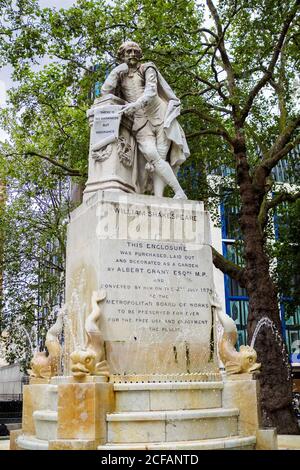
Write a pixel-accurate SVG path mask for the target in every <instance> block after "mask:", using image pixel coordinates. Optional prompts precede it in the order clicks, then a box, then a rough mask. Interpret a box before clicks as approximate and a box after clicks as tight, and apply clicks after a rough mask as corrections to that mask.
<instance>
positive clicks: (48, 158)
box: [6, 150, 87, 177]
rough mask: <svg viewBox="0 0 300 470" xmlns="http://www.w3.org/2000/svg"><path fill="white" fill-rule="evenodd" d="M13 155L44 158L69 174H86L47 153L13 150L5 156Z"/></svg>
mask: <svg viewBox="0 0 300 470" xmlns="http://www.w3.org/2000/svg"><path fill="white" fill-rule="evenodd" d="M13 155H19V156H24V157H26V156H32V157H39V158H41V159H42V160H46V161H47V162H49V163H51V164H52V165H54V166H57V167H58V168H61V169H62V170H64V171H65V172H66V173H67V174H68V175H69V176H85V177H86V176H87V175H86V174H83V173H81V172H80V171H79V170H75V169H73V168H70V167H68V166H66V165H64V164H63V163H60V162H58V161H56V160H54V159H53V158H52V157H48V156H47V155H42V154H40V153H38V152H34V151H33V150H29V151H27V152H23V153H17V152H13V153H11V154H6V156H7V157H9V156H13Z"/></svg>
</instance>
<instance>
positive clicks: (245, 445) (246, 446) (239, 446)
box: [97, 436, 256, 450]
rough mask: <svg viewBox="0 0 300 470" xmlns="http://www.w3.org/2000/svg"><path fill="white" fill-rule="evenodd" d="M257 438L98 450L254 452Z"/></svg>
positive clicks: (113, 446)
mask: <svg viewBox="0 0 300 470" xmlns="http://www.w3.org/2000/svg"><path fill="white" fill-rule="evenodd" d="M255 444H256V438H255V436H246V437H241V436H231V437H223V438H221V439H203V440H198V441H197V440H191V441H175V442H154V443H143V442H140V443H128V444H106V445H101V446H98V448H97V449H98V450H226V449H231V450H253V449H254V448H255Z"/></svg>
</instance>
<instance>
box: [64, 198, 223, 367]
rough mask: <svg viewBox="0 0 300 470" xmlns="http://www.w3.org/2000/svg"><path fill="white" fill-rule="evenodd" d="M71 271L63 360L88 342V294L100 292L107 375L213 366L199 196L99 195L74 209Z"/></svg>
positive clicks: (207, 244) (207, 245)
mask: <svg viewBox="0 0 300 470" xmlns="http://www.w3.org/2000/svg"><path fill="white" fill-rule="evenodd" d="M66 276H67V282H66V301H67V304H68V309H69V312H70V317H69V334H67V341H66V344H67V351H66V353H67V354H66V357H68V355H69V354H70V352H72V351H73V350H74V349H75V348H76V347H78V345H80V346H83V345H84V342H85V332H84V323H85V319H86V317H87V315H88V314H89V313H90V311H91V303H90V302H91V295H92V292H93V291H95V290H99V289H104V290H105V291H106V301H105V302H104V307H103V315H102V317H101V318H100V329H101V331H102V333H103V336H104V340H105V350H106V359H107V361H108V363H109V367H110V372H111V374H121V375H126V374H127V375H128V374H156V373H161V374H182V373H196V372H205V371H210V372H211V371H212V370H217V365H216V358H215V348H214V331H213V323H214V322H213V315H212V309H211V307H210V295H211V293H212V290H213V264H212V254H211V241H210V223H209V215H208V213H207V212H206V211H205V210H204V208H203V204H202V203H199V202H196V201H181V200H180V201H179V200H174V199H169V198H156V197H154V196H141V195H124V194H123V195H122V194H117V193H113V192H107V191H98V192H96V193H94V194H93V196H91V197H90V199H86V200H85V201H84V202H83V204H82V205H81V206H79V207H78V208H77V209H76V210H75V211H74V212H73V213H72V217H71V222H70V224H69V227H68V243H67V273H66ZM212 366H213V367H212ZM66 368H68V364H66Z"/></svg>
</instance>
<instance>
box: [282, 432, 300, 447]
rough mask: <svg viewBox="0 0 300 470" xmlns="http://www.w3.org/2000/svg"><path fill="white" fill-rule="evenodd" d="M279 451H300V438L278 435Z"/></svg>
mask: <svg viewBox="0 0 300 470" xmlns="http://www.w3.org/2000/svg"><path fill="white" fill-rule="evenodd" d="M278 449H279V450H300V436H289V435H286V434H279V435H278Z"/></svg>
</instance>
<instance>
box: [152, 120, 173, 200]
mask: <svg viewBox="0 0 300 470" xmlns="http://www.w3.org/2000/svg"><path fill="white" fill-rule="evenodd" d="M160 127H161V129H158V130H157V132H155V136H156V148H157V151H158V154H159V156H160V158H161V159H162V160H165V161H166V159H167V155H168V151H169V148H170V145H171V142H170V141H169V140H168V139H167V138H166V136H165V133H164V130H163V126H160ZM161 131H162V132H161ZM165 186H166V183H165V181H164V180H163V179H162V178H161V177H160V176H159V175H158V174H157V173H154V175H153V187H154V195H155V196H157V197H163V194H164V189H165Z"/></svg>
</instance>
